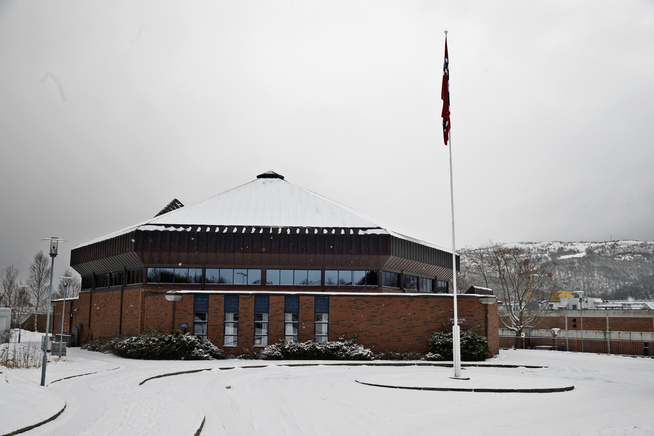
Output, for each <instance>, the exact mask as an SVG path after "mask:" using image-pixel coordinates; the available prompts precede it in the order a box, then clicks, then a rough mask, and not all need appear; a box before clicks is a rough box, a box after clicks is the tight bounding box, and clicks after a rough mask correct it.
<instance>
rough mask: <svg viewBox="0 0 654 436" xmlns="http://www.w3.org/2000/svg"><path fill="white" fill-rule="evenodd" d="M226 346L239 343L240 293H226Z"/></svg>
mask: <svg viewBox="0 0 654 436" xmlns="http://www.w3.org/2000/svg"><path fill="white" fill-rule="evenodd" d="M223 345H224V346H225V347H236V346H237V345H238V295H225V334H224V339H223Z"/></svg>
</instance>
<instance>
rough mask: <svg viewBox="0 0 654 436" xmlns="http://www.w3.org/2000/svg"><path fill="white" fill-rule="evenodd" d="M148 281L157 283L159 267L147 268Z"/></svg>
mask: <svg viewBox="0 0 654 436" xmlns="http://www.w3.org/2000/svg"><path fill="white" fill-rule="evenodd" d="M148 283H159V268H148Z"/></svg>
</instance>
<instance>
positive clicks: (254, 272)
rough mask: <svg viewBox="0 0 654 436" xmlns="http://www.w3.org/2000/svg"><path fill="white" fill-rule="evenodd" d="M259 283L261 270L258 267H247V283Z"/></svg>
mask: <svg viewBox="0 0 654 436" xmlns="http://www.w3.org/2000/svg"><path fill="white" fill-rule="evenodd" d="M260 284H261V270H260V269H249V270H248V285H260Z"/></svg>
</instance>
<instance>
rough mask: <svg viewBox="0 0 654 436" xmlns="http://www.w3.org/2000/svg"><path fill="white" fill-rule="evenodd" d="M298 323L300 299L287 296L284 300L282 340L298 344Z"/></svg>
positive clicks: (295, 296) (294, 296)
mask: <svg viewBox="0 0 654 436" xmlns="http://www.w3.org/2000/svg"><path fill="white" fill-rule="evenodd" d="M299 323H300V297H299V296H298V295H287V296H286V297H285V298H284V339H286V340H287V341H291V342H298V334H299V331H300V329H299Z"/></svg>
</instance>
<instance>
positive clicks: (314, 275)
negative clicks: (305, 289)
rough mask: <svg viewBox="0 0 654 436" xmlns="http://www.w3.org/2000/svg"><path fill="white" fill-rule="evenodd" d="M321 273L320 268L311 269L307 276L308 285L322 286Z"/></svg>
mask: <svg viewBox="0 0 654 436" xmlns="http://www.w3.org/2000/svg"><path fill="white" fill-rule="evenodd" d="M321 278H322V277H321V274H320V270H319V269H312V270H309V274H308V277H307V285H309V286H320V280H321Z"/></svg>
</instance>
